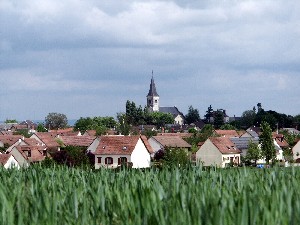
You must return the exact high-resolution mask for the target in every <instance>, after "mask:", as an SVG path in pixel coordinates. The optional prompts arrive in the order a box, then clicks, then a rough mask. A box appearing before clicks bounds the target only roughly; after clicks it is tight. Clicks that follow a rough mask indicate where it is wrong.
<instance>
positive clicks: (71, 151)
mask: <svg viewBox="0 0 300 225" xmlns="http://www.w3.org/2000/svg"><path fill="white" fill-rule="evenodd" d="M53 160H54V161H55V162H56V163H58V164H62V165H67V166H69V167H80V166H88V167H89V166H91V165H90V161H89V158H88V156H87V154H86V153H85V149H83V148H81V147H78V146H67V147H65V148H63V149H61V150H60V151H58V152H56V153H54V155H53Z"/></svg>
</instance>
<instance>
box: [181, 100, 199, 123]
mask: <svg viewBox="0 0 300 225" xmlns="http://www.w3.org/2000/svg"><path fill="white" fill-rule="evenodd" d="M198 121H200V115H199V110H198V109H195V108H194V107H193V106H191V105H190V106H189V109H188V113H187V114H186V115H185V122H186V124H191V123H195V122H198Z"/></svg>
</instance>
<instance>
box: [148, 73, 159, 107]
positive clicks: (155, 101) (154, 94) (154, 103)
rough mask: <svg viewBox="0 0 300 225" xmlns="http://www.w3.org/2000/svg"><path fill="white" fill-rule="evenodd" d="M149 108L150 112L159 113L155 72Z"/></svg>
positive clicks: (149, 96)
mask: <svg viewBox="0 0 300 225" xmlns="http://www.w3.org/2000/svg"><path fill="white" fill-rule="evenodd" d="M147 107H148V109H149V110H150V111H153V112H155V111H159V95H158V94H157V91H156V87H155V82H154V78H153V70H152V77H151V83H150V89H149V92H148V95H147Z"/></svg>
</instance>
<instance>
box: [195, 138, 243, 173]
mask: <svg viewBox="0 0 300 225" xmlns="http://www.w3.org/2000/svg"><path fill="white" fill-rule="evenodd" d="M240 153H241V151H240V150H239V149H238V148H237V147H236V146H235V145H234V143H233V142H232V141H231V140H230V139H229V138H227V137H210V138H208V139H207V140H206V141H205V142H204V144H202V145H201V147H200V148H199V150H198V151H197V152H196V161H197V162H198V163H203V166H218V167H222V168H224V167H226V166H227V165H230V164H232V165H234V164H235V165H239V164H240V161H241V156H240Z"/></svg>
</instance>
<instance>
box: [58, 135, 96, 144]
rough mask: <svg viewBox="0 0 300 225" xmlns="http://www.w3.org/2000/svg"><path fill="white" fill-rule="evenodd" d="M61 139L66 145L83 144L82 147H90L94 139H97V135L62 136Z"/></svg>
mask: <svg viewBox="0 0 300 225" xmlns="http://www.w3.org/2000/svg"><path fill="white" fill-rule="evenodd" d="M59 139H61V140H62V142H63V143H64V145H66V146H70V145H72V146H82V147H88V146H90V145H91V144H92V143H93V141H94V140H95V139H96V137H90V136H61V137H59Z"/></svg>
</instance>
